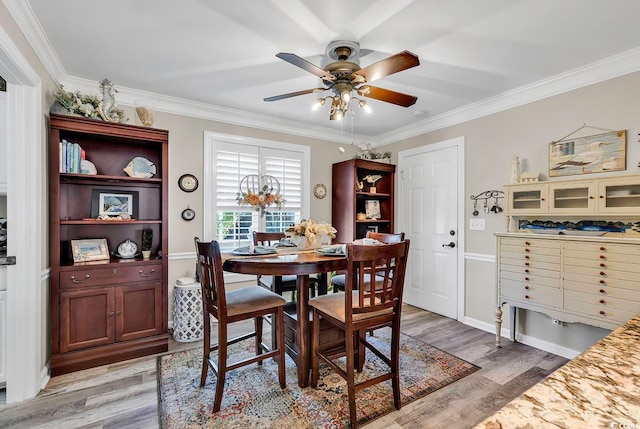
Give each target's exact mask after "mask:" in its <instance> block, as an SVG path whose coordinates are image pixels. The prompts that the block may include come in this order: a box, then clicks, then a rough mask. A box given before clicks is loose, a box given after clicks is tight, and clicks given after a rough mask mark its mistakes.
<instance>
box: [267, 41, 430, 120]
mask: <svg viewBox="0 0 640 429" xmlns="http://www.w3.org/2000/svg"><path fill="white" fill-rule="evenodd" d="M326 53H327V55H328V56H329V57H330V58H331V59H333V60H336V61H334V62H332V63H330V64H328V65H327V66H325V68H324V69H322V68H320V67H318V66H316V65H314V64H312V63H310V62H308V61H307V60H305V59H303V58H301V57H299V56H297V55H295V54H291V53H286V52H280V53H279V54H277V55H276V57H278V58H280V59H282V60H284V61H287V62H288V63H291V64H293V65H294V66H297V67H300V68H301V69H303V70H305V71H307V72H309V73H312V74H314V75H316V76H318V77H319V78H320V79H321V80H322V82H323V83H324V84H325V85H326V88H313V89H306V90H302V91H296V92H290V93H287V94H281V95H276V96H273V97H267V98H265V99H264V101H277V100H283V99H285V98H291V97H296V96H298V95H305V94H311V93H317V92H322V91H329V90H330V91H331V92H332V93H333V95H329V96H326V97H320V98H318V100H317V101H316V103H315V104H314V105H313V106H312V110H318V109H319V108H320V107H322V106H324V105H325V103H326V101H328V100H331V110H330V112H329V119H330V120H341V119H342V118H343V117H344V115H345V114H346V113H347V112H351V114H355V112H354V111H353V109H352V107H351V105H352V102H357V104H358V106H359V107H360V108H362V109H364V110H365V111H366V112H367V113H370V112H371V108H370V107H369V106H368V104H367V101H366V100H364V99H362V98H358V97H355V96H354V95H353V92H354V91H355V93H356V94H357V95H358V96H360V97H368V98H373V99H375V100H380V101H384V102H387V103H391V104H395V105H397V106H402V107H409V106H412V105H413V104H415V102H416V101H417V100H418V98H417V97H414V96H412V95H407V94H403V93H400V92H396V91H392V90H389V89H384V88H378V87H373V86H371V85H369V83H371V82H372V81H374V80H376V79H380V78H382V77H384V76H389V75H391V74H394V73H397V72H400V71H403V70H407V69H409V68H412V67H416V66H418V65H420V59H419V58H418V56H417V55H415V54H413V53H411V52H409V51H402V52H400V53H398V54H396V55H392V56H390V57H387V58H385V59H383V60H380V61H378V62H376V63H374V64H371V65H369V66H367V67H365V68H363V69H361V68H360V66H359V65H358V64H356V63H355V62H353V61H357V57H358V54H359V53H360V45H359V44H358V43H357V42H352V41H345V40H335V41H333V42H331V43H329V45H328V46H327V51H326ZM348 60H350V61H348Z"/></svg>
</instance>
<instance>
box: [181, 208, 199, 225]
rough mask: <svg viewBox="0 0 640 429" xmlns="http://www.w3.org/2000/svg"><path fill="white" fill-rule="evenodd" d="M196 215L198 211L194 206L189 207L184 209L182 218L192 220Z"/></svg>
mask: <svg viewBox="0 0 640 429" xmlns="http://www.w3.org/2000/svg"><path fill="white" fill-rule="evenodd" d="M195 217H196V212H194V211H193V209H192V208H189V207H187V208H186V209H184V210H182V219H184V220H186V221H187V222H189V221H192V220H193V219H194V218H195Z"/></svg>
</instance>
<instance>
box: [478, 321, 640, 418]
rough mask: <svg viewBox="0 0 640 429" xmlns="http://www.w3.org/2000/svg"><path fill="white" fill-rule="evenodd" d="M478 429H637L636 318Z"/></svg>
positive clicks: (639, 328)
mask: <svg viewBox="0 0 640 429" xmlns="http://www.w3.org/2000/svg"><path fill="white" fill-rule="evenodd" d="M476 428H479V429H497V428H502V429H506V428H523V429H524V428H640V314H639V315H637V316H635V317H634V318H632V319H631V320H629V321H628V322H627V323H625V324H624V325H622V326H620V327H619V328H617V329H616V330H614V331H613V332H611V333H610V334H609V335H607V336H606V337H605V338H603V339H602V340H600V341H599V342H598V343H596V344H594V345H593V346H591V347H590V348H589V349H587V350H586V351H584V352H583V353H582V354H580V355H579V356H577V357H576V358H575V359H573V360H571V361H569V362H568V363H567V364H565V365H564V366H562V367H561V368H559V369H558V370H556V371H555V372H553V373H552V374H550V375H549V376H548V377H547V378H546V379H544V380H542V381H541V382H539V383H538V384H536V385H535V386H533V387H531V388H530V389H529V390H527V391H526V392H525V393H523V394H522V395H521V396H520V397H518V398H516V399H514V400H513V401H511V402H510V403H509V404H507V405H506V406H505V407H504V408H502V409H500V410H499V411H498V412H497V413H495V414H494V415H493V416H491V417H489V418H487V419H485V420H484V421H483V422H482V423H480V424H479V425H477V426H476Z"/></svg>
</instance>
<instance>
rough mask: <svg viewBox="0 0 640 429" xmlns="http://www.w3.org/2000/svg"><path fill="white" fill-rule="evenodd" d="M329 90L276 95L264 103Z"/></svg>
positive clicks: (312, 89)
mask: <svg viewBox="0 0 640 429" xmlns="http://www.w3.org/2000/svg"><path fill="white" fill-rule="evenodd" d="M327 89H329V88H311V89H305V90H303V91H296V92H289V93H287V94H280V95H274V96H273V97H267V98H264V99H263V100H264V101H278V100H284V99H285V98H291V97H297V96H298V95H305V94H311V93H313V92H322V91H326V90H327Z"/></svg>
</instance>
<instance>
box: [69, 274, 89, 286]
mask: <svg viewBox="0 0 640 429" xmlns="http://www.w3.org/2000/svg"><path fill="white" fill-rule="evenodd" d="M87 280H89V274H87V275H85V276H84V279H82V280H76V276H71V281H72V282H74V283H75V284H77V285H79V284H80V283H84V282H86V281H87Z"/></svg>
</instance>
